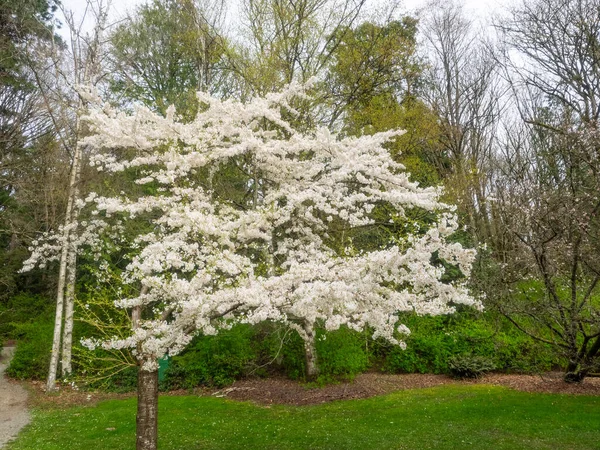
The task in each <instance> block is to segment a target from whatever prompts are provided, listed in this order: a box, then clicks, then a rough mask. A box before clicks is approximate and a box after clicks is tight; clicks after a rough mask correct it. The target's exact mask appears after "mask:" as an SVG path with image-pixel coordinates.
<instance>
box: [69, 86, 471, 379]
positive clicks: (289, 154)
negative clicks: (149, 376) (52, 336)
mask: <svg viewBox="0 0 600 450" xmlns="http://www.w3.org/2000/svg"><path fill="white" fill-rule="evenodd" d="M299 96H300V97H302V96H304V88H303V87H302V86H300V85H290V86H289V87H288V88H287V89H286V90H284V91H283V92H281V93H277V94H270V95H268V96H266V97H264V98H256V99H254V100H252V101H250V102H248V103H245V104H244V103H240V102H236V101H233V100H229V101H221V100H218V99H215V98H212V97H210V96H208V95H206V94H199V96H198V100H199V103H200V105H202V107H201V108H200V112H199V113H198V115H197V117H196V118H195V119H194V120H193V121H191V122H187V123H185V122H182V121H180V120H178V118H177V115H176V112H175V111H174V109H172V108H171V109H170V110H169V111H168V114H167V115H166V117H162V116H160V115H157V114H155V113H153V112H151V111H150V110H148V109H146V108H143V107H140V108H138V109H137V110H136V111H135V112H134V113H132V114H127V113H124V112H119V111H116V110H113V109H112V108H110V107H109V106H106V105H104V106H102V107H98V108H95V109H92V110H91V111H90V114H89V116H88V117H87V120H88V122H89V123H90V126H91V128H92V129H93V130H94V134H93V135H92V136H90V137H89V138H87V139H86V141H85V145H87V146H88V147H89V148H92V149H94V153H95V156H94V157H93V158H92V163H93V164H94V165H95V166H96V167H97V168H98V170H102V171H106V172H108V173H122V174H123V175H124V176H125V175H126V176H127V177H129V178H130V179H133V183H134V185H138V186H140V188H141V190H140V189H138V190H134V189H132V191H131V192H138V193H139V192H142V193H141V194H138V195H133V194H129V195H126V194H122V195H118V196H111V197H107V196H101V195H95V194H94V195H91V196H89V197H88V198H87V199H86V201H85V202H83V204H82V205H81V207H83V208H89V209H91V210H92V215H93V216H94V217H96V218H97V220H98V221H100V222H101V223H102V226H99V225H98V223H97V222H94V221H92V222H90V223H87V224H86V225H85V226H84V225H82V224H79V225H80V228H81V229H82V231H81V232H80V235H81V236H85V238H84V239H81V241H82V242H80V245H81V246H82V247H84V246H85V242H84V241H87V242H88V243H89V244H90V245H92V246H97V245H98V243H99V242H101V240H99V239H98V238H97V236H98V233H114V234H117V235H119V238H118V239H116V238H115V239H113V240H112V241H111V242H112V243H113V245H114V242H124V241H125V240H126V239H127V232H125V231H124V230H126V229H128V230H129V229H130V228H128V227H127V224H131V223H133V222H136V221H137V222H139V223H143V224H145V226H139V227H138V228H139V230H141V231H139V232H138V233H137V234H136V235H135V236H134V237H133V238H129V242H128V248H129V249H135V251H133V252H130V261H129V264H128V266H127V268H126V270H125V272H124V273H123V280H124V282H126V283H130V284H133V285H137V286H140V292H141V293H140V295H139V296H136V297H133V298H120V299H117V300H116V303H117V305H118V306H119V307H122V308H128V309H129V308H142V309H143V310H144V311H145V312H144V314H143V315H142V318H141V319H140V320H139V321H138V322H137V323H136V326H135V327H134V328H133V329H132V332H131V335H130V336H129V337H127V338H126V339H117V338H115V339H113V340H111V341H109V342H93V341H90V340H88V341H86V344H87V345H89V346H90V347H94V346H96V345H103V346H104V347H106V348H125V347H127V348H131V349H132V350H133V351H134V352H135V353H136V354H137V356H138V358H139V359H140V361H142V362H143V364H144V368H145V369H147V370H151V369H154V368H155V367H156V360H157V358H160V357H161V356H163V355H165V354H167V353H169V354H176V353H177V352H179V351H181V350H182V349H183V348H184V347H185V346H186V345H187V344H188V343H189V341H190V340H191V339H192V337H193V336H194V335H195V334H196V333H198V332H201V333H204V334H214V333H216V332H217V331H218V329H219V328H223V327H229V326H231V325H232V324H233V323H235V322H244V323H258V322H260V321H264V320H273V321H281V322H284V323H288V324H289V325H290V326H293V327H295V328H296V329H298V330H299V331H300V332H301V334H302V327H300V326H299V325H298V324H299V323H310V324H315V323H317V322H319V323H322V324H324V326H325V327H326V328H327V329H328V330H334V329H337V328H339V327H340V326H342V325H346V326H348V327H350V328H353V329H356V330H361V329H363V328H365V327H366V326H369V327H371V328H372V329H373V330H374V335H375V337H384V338H386V339H388V340H390V341H391V342H395V343H399V344H400V345H403V343H402V342H401V341H400V340H399V336H400V335H402V334H407V333H409V330H408V329H407V328H406V327H405V326H403V325H399V324H398V323H397V322H398V312H400V311H415V312H417V313H419V314H445V313H449V312H452V311H453V308H454V306H455V305H456V304H466V305H476V306H477V305H478V303H477V301H476V300H474V299H473V298H472V297H471V296H470V295H469V294H468V292H467V289H466V287H465V285H464V282H460V281H455V282H444V281H443V275H444V272H445V269H444V265H442V264H439V263H434V262H433V260H434V258H433V255H436V257H437V258H441V259H442V260H443V261H445V262H446V263H447V264H451V265H456V266H458V267H459V268H460V270H461V272H462V273H463V274H464V275H465V276H468V275H469V271H470V267H471V263H472V261H473V257H474V252H473V251H472V250H469V249H465V248H463V247H462V246H461V245H460V244H457V243H450V242H448V237H449V236H450V235H451V234H452V233H453V232H454V231H456V229H457V227H458V225H457V222H456V218H455V217H454V216H453V214H452V208H451V207H449V206H448V205H445V204H443V203H442V202H441V201H440V200H439V196H440V191H439V189H436V188H421V187H420V186H419V185H418V184H417V183H415V182H412V181H410V178H409V174H408V173H407V172H406V171H405V170H404V167H403V166H402V165H401V164H399V163H397V162H395V161H394V160H393V159H392V158H391V157H390V154H389V152H388V151H387V150H386V149H385V147H384V144H385V143H386V142H387V141H388V140H390V139H392V138H394V137H395V136H397V135H399V134H400V133H401V132H398V131H392V132H386V133H378V134H375V135H372V136H363V137H346V138H340V137H338V136H336V135H333V134H331V133H330V132H329V131H328V130H327V129H325V128H318V129H316V130H312V131H311V132H305V133H302V132H299V131H296V130H295V129H294V127H293V125H292V124H291V123H290V120H289V118H290V117H291V118H293V117H295V114H296V112H295V111H294V109H293V107H292V106H291V105H292V104H293V102H294V99H295V98H298V97H299ZM144 187H146V188H147V189H143V188H144ZM144 192H146V193H144ZM381 205H386V207H387V208H388V209H390V210H392V211H393V212H394V220H404V219H406V217H407V216H406V213H407V211H409V210H412V209H420V210H423V211H427V212H429V213H431V215H432V216H433V217H437V219H436V220H434V221H432V223H431V224H430V226H429V227H428V229H427V230H424V231H423V232H422V233H419V234H415V235H410V236H404V237H403V238H402V239H400V238H398V239H395V240H390V241H389V242H388V243H386V244H385V245H381V246H379V247H378V248H377V249H371V250H368V251H367V250H365V249H361V248H353V249H351V250H344V249H340V248H337V247H336V246H335V245H332V242H333V241H334V240H335V237H336V233H340V230H346V231H348V230H353V229H356V228H358V227H368V226H370V225H373V223H374V218H373V217H374V216H373V211H374V210H375V209H376V208H377V207H378V206H381ZM390 220H392V219H390ZM130 232H131V231H129V233H130ZM94 236H96V237H94ZM349 245H351V244H349ZM142 288H143V289H142Z"/></svg>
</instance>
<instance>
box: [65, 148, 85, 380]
mask: <svg viewBox="0 0 600 450" xmlns="http://www.w3.org/2000/svg"><path fill="white" fill-rule="evenodd" d="M79 147H80V146H79V143H78V144H77V148H76V154H77V155H78V158H77V159H78V162H77V168H76V169H77V170H76V174H75V180H74V185H73V186H71V187H72V201H73V204H72V207H71V219H70V222H71V224H72V225H75V224H76V223H77V219H78V217H79V210H78V209H77V207H76V206H75V202H76V201H77V199H78V198H79V181H80V178H81V150H80V148H79ZM71 236H73V234H71ZM70 240H71V242H70V243H69V251H68V255H67V276H66V278H67V283H66V284H67V286H66V298H65V317H64V327H63V342H62V363H61V368H62V376H63V377H66V376H68V375H70V374H71V371H72V370H71V347H72V346H73V310H74V306H75V282H76V275H77V243H76V241H75V239H70Z"/></svg>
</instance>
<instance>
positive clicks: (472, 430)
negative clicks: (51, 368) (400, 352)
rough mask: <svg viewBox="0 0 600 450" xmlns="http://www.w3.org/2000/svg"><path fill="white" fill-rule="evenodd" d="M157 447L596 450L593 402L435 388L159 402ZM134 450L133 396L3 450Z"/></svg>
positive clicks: (598, 402)
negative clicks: (259, 401)
mask: <svg viewBox="0 0 600 450" xmlns="http://www.w3.org/2000/svg"><path fill="white" fill-rule="evenodd" d="M159 409H160V413H159V449H160V450H167V449H185V450H191V449H282V450H283V449H286V450H287V449H302V450H305V449H336V450H338V449H341V450H345V449H361V450H362V449H433V448H436V449H464V448H471V449H494V450H499V449H510V450H515V449H552V450H567V449H600V397H588V396H567V395H546V394H530V393H523V392H516V391H512V390H509V389H506V388H502V387H495V386H486V385H474V386H457V385H449V386H440V387H436V388H430V389H415V390H410V391H401V392H397V393H394V394H391V395H386V396H382V397H374V398H370V399H366V400H351V401H339V402H334V403H329V404H323V405H318V406H304V407H290V406H272V407H263V406H255V405H252V404H249V403H238V402H234V401H230V400H225V399H219V398H210V397H196V396H185V397H161V398H160V403H159ZM134 447H135V399H129V400H112V401H106V402H102V403H100V404H98V405H97V406H93V407H80V408H71V409H67V410H44V411H35V412H34V418H33V421H32V423H31V424H30V425H29V426H28V427H27V428H25V430H24V431H23V432H22V433H21V434H20V435H19V437H18V439H17V440H16V441H15V442H13V443H12V444H10V445H9V446H8V449H10V450H17V449H27V450H33V449H35V450H45V449H61V450H66V449H84V450H103V449H119V450H123V449H130V448H134Z"/></svg>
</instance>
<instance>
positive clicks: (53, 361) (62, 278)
mask: <svg viewBox="0 0 600 450" xmlns="http://www.w3.org/2000/svg"><path fill="white" fill-rule="evenodd" d="M80 159H81V148H80V146H79V145H76V146H75V154H74V155H73V166H72V168H71V177H70V180H69V197H68V199H67V210H66V213H65V223H64V231H63V236H62V239H63V241H62V249H61V253H60V269H59V272H58V292H57V294H56V315H55V317H54V338H53V340H52V353H51V354H50V367H49V368H48V380H47V383H46V391H47V392H52V391H55V390H56V373H57V370H58V358H59V356H60V355H59V354H60V340H61V339H60V337H61V332H62V323H63V309H64V303H65V301H64V299H65V284H66V281H67V280H66V278H67V264H68V262H69V249H70V247H71V246H70V242H69V241H70V240H71V233H72V230H71V227H72V225H73V210H74V203H75V192H76V190H77V182H78V179H77V178H78V175H79V164H80Z"/></svg>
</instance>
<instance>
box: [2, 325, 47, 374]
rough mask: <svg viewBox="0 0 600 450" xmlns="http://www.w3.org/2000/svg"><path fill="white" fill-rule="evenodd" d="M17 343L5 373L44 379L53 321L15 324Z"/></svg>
mask: <svg viewBox="0 0 600 450" xmlns="http://www.w3.org/2000/svg"><path fill="white" fill-rule="evenodd" d="M13 332H14V333H15V336H16V337H17V338H18V340H19V343H18V345H17V349H16V351H15V354H14V356H13V358H12V361H11V362H10V365H9V366H8V368H7V369H6V374H7V375H8V376H10V377H13V378H17V379H19V380H23V379H30V380H44V379H46V377H47V376H48V366H49V364H50V353H51V350H52V335H53V332H54V323H53V322H52V321H50V320H39V321H38V322H34V323H23V324H16V325H15V329H14V330H13Z"/></svg>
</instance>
